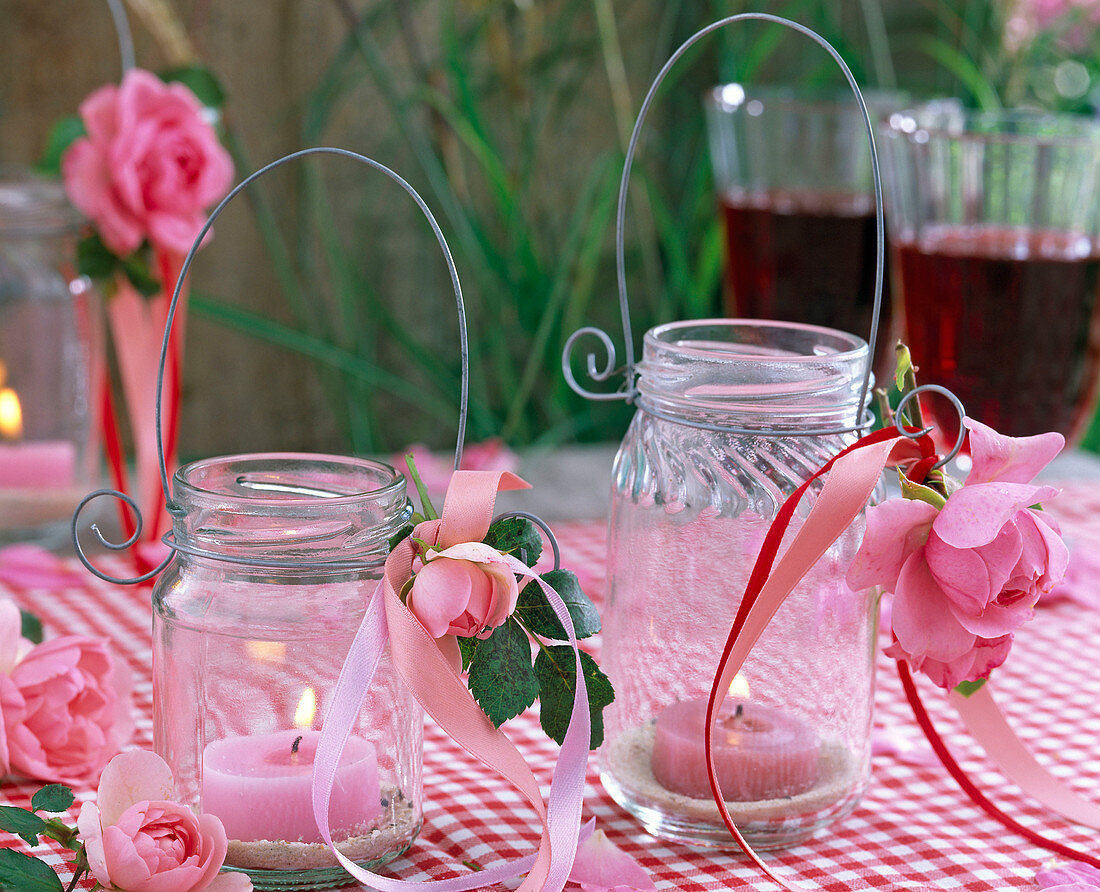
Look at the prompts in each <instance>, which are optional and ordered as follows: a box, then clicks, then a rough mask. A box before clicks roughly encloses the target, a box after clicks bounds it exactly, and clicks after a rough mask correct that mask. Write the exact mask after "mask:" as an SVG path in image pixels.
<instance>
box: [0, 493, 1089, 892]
mask: <svg viewBox="0 0 1100 892" xmlns="http://www.w3.org/2000/svg"><path fill="white" fill-rule="evenodd" d="M1049 509H1050V510H1051V511H1052V513H1054V514H1056V515H1057V516H1058V517H1059V519H1060V520H1061V521H1062V523H1063V528H1064V532H1065V533H1066V534H1067V535H1068V537H1070V538H1071V540H1072V542H1073V546H1074V548H1075V549H1078V550H1083V551H1084V552H1085V553H1088V554H1090V555H1093V556H1096V557H1100V483H1097V482H1092V483H1088V482H1071V483H1068V484H1066V486H1065V488H1064V491H1063V494H1062V496H1061V497H1060V498H1059V499H1058V500H1057V501H1056V502H1052V503H1051V504H1050V505H1049ZM556 532H557V535H558V538H559V541H560V543H561V549H562V561H563V564H564V565H565V566H567V567H569V568H571V569H573V570H575V571H576V572H577V573H578V575H579V576H580V577H581V580H582V583H584V585H585V588H586V590H587V591H589V592H590V593H591V594H593V596H594V597H595V598H596V599H597V600H599V599H600V598H601V597H602V595H603V588H604V580H603V576H604V560H605V553H606V533H605V529H604V527H603V525H602V524H597V523H584V524H580V523H574V524H564V525H559V527H558V529H557V530H556ZM1087 584H1088V585H1090V586H1093V587H1096V588H1100V578H1097V579H1094V580H1089V581H1088V582H1087ZM0 591H2V590H0ZM11 594H12V595H13V596H14V597H15V599H16V600H17V601H18V602H19V604H20V605H21V606H23V607H25V608H27V609H29V610H32V611H33V612H35V613H36V614H38V615H39V616H40V617H41V619H42V620H43V622H44V623H45V625H46V627H47V630H48V634H49V633H52V634H59V633H77V634H86V635H95V636H106V637H108V638H110V639H111V641H112V642H113V645H114V648H115V650H116V652H117V653H118V654H120V655H121V656H122V657H123V658H124V659H126V660H127V661H128V663H129V664H130V667H131V669H132V670H133V671H134V675H135V682H136V684H135V696H136V708H137V713H138V721H137V732H136V736H135V739H134V743H135V744H136V745H137V746H141V747H151V745H152V721H151V711H152V682H151V678H150V641H149V628H150V612H149V603H148V601H149V590H148V589H147V588H123V587H118V586H112V585H109V584H107V583H102V582H100V581H98V580H96V579H95V578H93V577H92V576H91V575H90V574H89V575H88V576H87V579H86V581H85V583H84V584H82V585H80V586H79V587H72V588H67V589H64V590H59V591H55V590H50V591H45V590H28V591H24V590H19V591H12V592H11ZM1097 594H1100V592H1097ZM588 643H589V644H593V645H594V648H598V646H599V642H598V638H597V639H593V640H592V641H591V642H588ZM1097 643H1100V611H1097V612H1093V611H1088V610H1086V609H1084V608H1082V607H1080V606H1075V605H1074V604H1071V603H1062V604H1059V605H1057V606H1053V607H1049V608H1045V609H1042V610H1039V611H1038V613H1037V615H1036V618H1035V619H1034V620H1033V621H1032V622H1031V623H1029V624H1027V626H1025V628H1024V629H1023V630H1022V631H1021V632H1020V633H1018V635H1017V641H1016V646H1015V649H1014V650H1013V654H1012V658H1011V659H1010V660H1009V663H1008V665H1006V666H1005V667H1004V668H1002V669H1000V670H998V672H997V690H998V692H999V694H1000V699H1001V700H1002V701H1004V702H1003V704H1002V705H1003V706H1004V707H1005V708H1006V710H1007V711H1009V712H1010V713H1011V715H1012V717H1013V718H1014V719H1015V720H1016V721H1017V727H1018V728H1019V731H1020V733H1021V735H1022V736H1023V737H1024V738H1025V739H1026V740H1027V741H1028V742H1029V743H1030V744H1031V745H1032V746H1033V748H1034V749H1035V751H1036V752H1037V753H1038V755H1039V757H1040V758H1041V759H1042V760H1043V761H1044V763H1045V764H1048V765H1050V766H1053V769H1054V771H1055V773H1057V774H1058V775H1059V776H1060V777H1062V778H1064V779H1066V780H1067V781H1068V782H1069V783H1071V784H1072V785H1073V786H1074V787H1075V788H1077V789H1078V790H1079V791H1080V792H1082V793H1083V794H1085V795H1086V796H1091V797H1092V798H1093V799H1098V800H1100V672H1098V671H1097V669H1098V667H1100V660H1098V659H1097V657H1096V655H1095V653H1094V650H1093V648H1094V647H1095V645H1096V644H1097ZM590 649H593V648H590ZM879 670H880V671H879V686H878V693H877V697H876V708H877V719H876V720H877V722H878V724H879V726H880V727H881V728H888V729H891V731H892V733H893V734H895V735H901V736H902V737H904V738H907V739H908V740H909V741H911V743H912V748H911V749H908V750H905V751H904V752H903V754H902V755H901V756H879V757H876V759H875V764H874V776H873V780H872V786H871V789H870V791H869V793H868V795H867V797H866V798H865V799H864V801H863V803H862V804H861V805H860V806H859V807H858V808H857V809H856V811H855V812H854V813H853V814H852V815H850V816H849V817H848V818H846V819H845V820H843V821H842V822H841V823H840V824H839V825H837V826H834V827H831V828H828V829H826V830H824V831H822V832H820V833H819V834H818V835H817V836H815V837H814V838H813V839H812V840H810V841H809V842H807V843H806V844H804V845H801V846H798V847H796V848H793V849H789V850H787V851H785V852H781V853H775V854H771V855H768V856H767V858H768V860H769V861H770V862H771V863H773V864H774V865H776V866H777V867H778V868H779V869H780V870H782V871H783V872H784V873H785V875H787V876H789V877H791V878H792V879H795V880H799V881H801V882H802V883H803V884H804V885H807V886H808V887H810V888H820V889H826V890H840V889H862V888H876V889H899V890H900V889H906V890H917V889H943V890H953V889H964V890H973V892H979V890H1002V889H1017V888H1019V889H1027V888H1035V883H1034V880H1033V877H1034V873H1035V871H1036V869H1038V868H1039V867H1040V866H1041V865H1042V864H1043V863H1044V862H1045V861H1047V860H1048V857H1049V856H1048V854H1047V853H1046V852H1045V851H1044V850H1042V849H1039V848H1037V847H1035V846H1033V845H1031V844H1029V843H1027V842H1026V841H1025V840H1023V839H1019V838H1017V837H1016V836H1014V835H1013V834H1012V833H1009V832H1008V831H1006V830H1005V829H1004V828H1002V827H1001V826H1000V825H999V824H997V823H996V822H994V821H993V820H992V819H990V818H988V817H987V816H986V815H984V814H983V813H982V812H980V811H979V810H978V809H977V808H976V807H974V806H973V805H971V804H970V803H969V801H968V800H967V799H966V798H965V796H964V795H963V794H962V792H961V791H960V790H959V789H958V788H957V787H956V786H955V785H954V783H953V782H952V781H951V779H950V778H949V777H948V776H947V774H946V772H945V771H944V770H943V769H942V768H941V767H940V766H939V765H938V763H934V762H933V763H932V764H928V763H927V762H926V760H924V759H922V758H921V756H922V755H923V754H925V752H926V750H927V746H928V745H927V743H926V742H925V741H924V739H923V738H922V737H921V736H920V732H919V730H918V729H917V727H916V725H915V722H914V721H913V718H912V716H911V714H910V712H909V708H908V706H907V705H906V703H905V700H904V696H903V694H902V692H901V688H900V685H899V683H898V680H897V676H896V674H895V672H894V668H893V665H892V663H891V662H890V661H888V660H886V659H885V658H883V659H882V660H881V662H880V666H879ZM923 693H924V694H925V695H926V702H927V703H928V705H929V708H930V709H931V710H932V712H933V714H934V715H936V716H937V718H939V719H940V720H941V722H942V725H941V727H943V728H944V729H953V731H952V733H950V734H948V740H949V743H950V745H951V747H952V749H953V750H954V751H955V752H956V754H957V755H958V756H959V757H960V759H961V760H962V762H963V764H964V765H965V766H966V767H967V768H968V769H974V770H976V771H977V778H978V779H979V782H980V783H981V784H982V785H983V786H984V788H985V789H986V790H987V792H989V793H990V795H991V797H992V798H993V799H994V801H996V802H997V803H999V804H1000V805H1002V806H1004V807H1006V808H1007V809H1008V810H1009V811H1010V813H1012V814H1013V815H1014V816H1016V817H1017V818H1018V819H1019V820H1020V821H1022V822H1023V823H1025V824H1029V825H1032V826H1036V827H1042V828H1043V830H1044V832H1047V833H1049V834H1050V835H1051V836H1052V837H1055V838H1057V839H1060V840H1062V841H1064V842H1066V843H1068V844H1071V845H1073V846H1075V847H1078V848H1083V849H1085V850H1088V851H1092V852H1095V851H1096V850H1097V849H1098V847H1100V845H1098V843H1100V839H1098V838H1097V834H1096V833H1095V832H1089V831H1085V830H1083V829H1082V828H1078V827H1075V826H1071V825H1068V824H1067V823H1065V822H1064V821H1061V820H1059V819H1056V818H1053V817H1049V816H1047V815H1045V814H1044V813H1043V812H1042V810H1041V809H1040V808H1039V807H1038V806H1036V805H1035V804H1034V803H1033V802H1031V801H1030V800H1028V799H1027V798H1026V797H1024V796H1023V795H1022V794H1018V793H1016V792H1014V791H1013V790H1012V789H1010V788H1009V787H1008V785H1007V784H1006V782H1005V781H1004V780H1003V778H1002V777H1001V776H1000V775H999V773H998V772H997V771H996V770H995V769H994V768H992V767H991V766H990V765H988V764H987V763H985V762H984V761H983V760H982V759H981V758H980V757H979V755H978V753H977V752H976V751H975V749H974V747H973V746H971V745H969V744H968V741H967V738H966V737H965V735H963V734H962V733H961V732H960V729H959V726H958V725H957V723H953V722H952V717H951V716H950V715H948V713H947V712H946V711H945V710H944V709H943V708H942V707H943V705H944V704H943V700H942V698H941V697H940V696H939V695H938V693H937V692H936V691H935V690H934V689H932V688H930V687H928V686H925V687H924V689H923ZM505 728H506V730H507V732H508V733H509V734H510V735H511V737H512V738H513V739H514V740H515V742H516V744H517V745H518V746H519V747H520V749H521V751H522V752H523V753H524V754H526V755H527V757H528V760H529V761H530V763H531V764H532V766H533V768H534V769H535V772H536V774H537V776H538V777H539V780H540V781H541V782H542V783H544V784H548V783H549V779H550V773H551V770H552V767H553V758H554V755H555V751H556V746H555V745H554V744H552V743H551V742H549V741H548V740H547V739H546V737H545V736H544V735H543V734H542V732H541V730H540V729H539V726H538V721H537V718H536V717H534V716H533V715H531V714H530V713H528V714H525V715H523V716H521V717H519V718H518V719H516V720H514V721H512V722H510V723H509V724H507V725H506V726H505ZM424 779H425V798H426V802H425V809H424V829H423V831H422V833H421V835H420V837H419V839H418V840H417V841H416V843H415V844H414V846H413V848H412V849H411V850H410V851H409V852H408V853H407V854H406V855H405V856H404V857H402V858H401V859H399V860H397V861H395V862H393V863H392V864H391V865H390V866H389V867H388V868H387V869H388V870H389V871H390V872H391V873H393V874H394V875H397V876H400V877H402V878H405V879H410V880H427V879H436V878H443V877H450V876H455V875H458V874H461V873H464V872H466V870H467V868H465V867H463V866H462V862H463V861H474V862H477V863H479V864H483V865H485V864H491V863H493V862H495V861H497V860H498V859H502V858H513V857H516V856H519V855H523V854H525V853H528V852H530V851H531V850H532V849H533V847H534V845H535V843H536V842H537V839H538V830H537V826H538V825H537V821H536V819H535V817H534V814H533V813H532V812H531V811H530V810H529V809H527V808H526V807H524V806H523V805H522V803H521V801H520V798H519V796H518V795H517V794H516V793H514V792H513V791H511V790H510V789H508V788H506V786H505V785H504V783H503V782H502V781H499V780H497V779H496V778H495V777H493V776H490V775H489V773H488V772H487V771H484V770H482V769H480V768H479V767H478V766H475V765H473V764H471V762H470V760H469V758H468V757H465V756H464V755H463V754H462V753H461V752H460V751H459V749H458V748H457V747H456V746H455V745H454V744H453V743H452V742H451V741H450V740H449V739H448V738H447V737H446V736H445V735H443V733H442V732H441V731H439V729H438V728H436V727H435V726H434V725H433V724H432V723H431V721H430V720H429V722H428V727H427V728H426V732H425V747H424ZM38 786H39V785H38V784H34V783H25V782H15V781H6V782H4V783H3V785H2V786H0V804H11V805H17V806H26V805H28V804H29V801H30V796H31V795H32V794H33V793H34V791H35V790H36V789H37V788H38ZM76 792H77V803H76V805H75V806H74V808H73V811H72V817H73V821H74V823H75V815H76V811H77V810H78V808H79V804H80V802H82V801H83V800H85V799H87V798H88V797H89V796H91V795H94V791H93V790H92V789H90V788H83V789H78V790H77V791H76ZM586 812H587V814H589V815H592V816H595V817H596V819H597V821H598V825H599V826H601V827H602V828H603V829H604V830H605V831H606V832H607V834H608V836H609V837H610V838H611V839H612V840H613V841H614V842H615V843H617V844H618V845H619V846H620V847H621V848H623V849H625V850H626V851H628V852H630V853H631V854H632V855H634V856H635V857H636V858H637V859H638V860H639V861H640V862H641V864H642V865H643V866H644V867H645V868H646V869H647V870H648V871H649V872H650V874H651V875H652V877H653V878H654V880H655V881H656V883H657V886H658V888H659V889H682V890H686V892H702V890H714V889H731V888H748V889H756V888H759V889H771V888H774V887H773V886H772V885H771V884H770V883H768V882H767V881H766V880H764V879H763V878H761V877H759V876H758V875H757V874H756V873H755V871H754V870H753V869H752V868H751V867H750V866H749V865H748V864H747V862H746V861H745V860H744V859H743V857H741V856H740V855H739V854H737V853H734V852H715V851H712V850H709V849H693V848H690V847H686V846H680V845H671V844H667V843H665V842H662V841H660V840H655V839H653V838H652V837H650V836H648V835H647V834H646V833H645V832H643V831H642V830H641V828H640V827H639V825H638V824H637V823H636V822H635V821H634V819H633V818H631V817H630V816H629V815H628V814H627V813H625V812H624V811H622V810H621V809H620V808H619V807H618V806H617V805H615V803H614V802H612V800H611V798H610V797H609V796H608V795H607V793H605V792H604V790H603V788H602V787H601V786H600V782H599V779H598V777H597V776H596V772H595V759H594V758H593V760H592V767H591V768H590V770H589V778H588V789H587V793H586ZM13 842H14V844H16V845H19V846H22V843H20V842H18V841H17V840H15V841H13V840H10V839H8V840H5V842H4V844H12V843H13ZM43 848H44V847H43ZM43 848H40V851H42V850H43ZM51 858H52V862H53V863H54V864H60V863H61V858H60V856H59V855H58V854H57V853H54V854H53V855H52V856H51ZM61 872H62V874H64V868H61Z"/></svg>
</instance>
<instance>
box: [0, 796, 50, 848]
mask: <svg viewBox="0 0 1100 892" xmlns="http://www.w3.org/2000/svg"><path fill="white" fill-rule="evenodd" d="M0 830H3V831H4V832H5V833H14V834H15V835H16V836H18V837H20V838H22V839H23V840H25V841H26V843H27V845H29V846H36V845H38V837H39V836H40V835H41V834H42V833H43V832H45V830H46V822H45V821H44V820H42V818H40V817H38V815H36V814H34V812H29V811H27V810H26V809H25V808H16V807H15V806H14V805H0Z"/></svg>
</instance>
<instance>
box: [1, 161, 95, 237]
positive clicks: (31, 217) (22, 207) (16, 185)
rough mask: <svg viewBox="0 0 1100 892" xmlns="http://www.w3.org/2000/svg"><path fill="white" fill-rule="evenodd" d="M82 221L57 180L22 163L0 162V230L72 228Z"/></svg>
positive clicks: (21, 231) (18, 233)
mask: <svg viewBox="0 0 1100 892" xmlns="http://www.w3.org/2000/svg"><path fill="white" fill-rule="evenodd" d="M83 221H84V218H83V217H82V216H81V214H80V213H79V212H78V211H77V210H76V208H74V207H73V206H72V204H71V203H70V202H69V199H68V196H67V195H66V194H65V187H64V185H63V184H62V183H61V181H60V180H57V179H52V178H50V177H44V176H41V175H40V174H37V173H35V172H34V171H33V170H31V169H30V168H28V167H24V166H22V165H16V164H0V234H3V235H5V236H27V235H34V234H39V233H41V234H51V233H67V232H75V231H76V230H77V229H79V228H80V226H81V225H82V223H83Z"/></svg>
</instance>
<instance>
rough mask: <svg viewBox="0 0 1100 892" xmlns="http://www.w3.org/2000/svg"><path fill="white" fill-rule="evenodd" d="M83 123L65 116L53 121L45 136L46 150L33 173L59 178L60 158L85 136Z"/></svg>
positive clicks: (75, 117) (74, 116)
mask: <svg viewBox="0 0 1100 892" xmlns="http://www.w3.org/2000/svg"><path fill="white" fill-rule="evenodd" d="M86 135H87V131H86V130H85V129H84V122H83V121H82V120H81V119H80V118H78V117H77V116H76V115H66V116H65V117H64V118H59V119H58V120H56V121H54V124H53V126H52V127H51V128H50V132H49V134H48V135H47V136H46V148H45V150H44V151H43V152H42V157H41V158H40V159H39V161H38V164H36V165H35V167H34V170H35V173H39V174H41V175H42V176H44V177H59V176H61V156H62V155H64V154H65V151H66V149H68V148H69V146H71V145H72V144H73V143H74V142H76V141H77V140H78V139H80V137H82V136H86Z"/></svg>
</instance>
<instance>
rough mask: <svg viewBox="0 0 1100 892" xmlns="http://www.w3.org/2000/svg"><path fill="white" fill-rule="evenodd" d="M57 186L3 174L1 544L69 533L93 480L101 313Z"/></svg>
mask: <svg viewBox="0 0 1100 892" xmlns="http://www.w3.org/2000/svg"><path fill="white" fill-rule="evenodd" d="M79 226H80V217H79V215H78V214H77V213H76V212H75V211H74V210H73V209H72V207H70V205H69V203H68V201H67V200H66V198H65V192H64V189H63V188H62V186H61V184H60V183H59V182H55V181H52V180H46V179H42V178H40V177H36V176H34V175H32V174H31V173H30V171H28V170H25V169H23V168H18V167H0V542H3V541H14V540H18V539H27V538H41V537H48V536H50V535H51V534H54V533H56V534H58V540H59V541H60V538H61V536H62V535H63V534H64V532H65V530H66V528H67V526H68V520H69V518H70V517H71V516H72V513H73V509H74V508H75V507H76V505H77V503H78V502H79V501H80V499H81V497H82V496H83V494H84V493H85V492H86V491H87V490H88V486H89V484H90V483H91V481H92V480H93V479H94V471H95V465H96V461H97V459H98V450H97V449H96V448H95V445H94V444H95V442H96V441H95V440H94V431H95V425H94V424H93V421H94V418H93V411H92V410H93V406H94V405H95V402H94V400H93V399H92V393H93V392H95V390H94V383H95V379H96V378H97V376H98V375H100V374H102V367H103V363H102V358H101V357H102V352H103V350H102V335H101V326H100V322H99V307H98V301H97V299H96V295H95V292H94V291H93V289H92V287H91V284H90V282H89V281H88V280H87V279H85V278H83V277H78V276H77V275H76V262H75V260H76V252H75V239H76V233H77V231H78V229H79Z"/></svg>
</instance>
